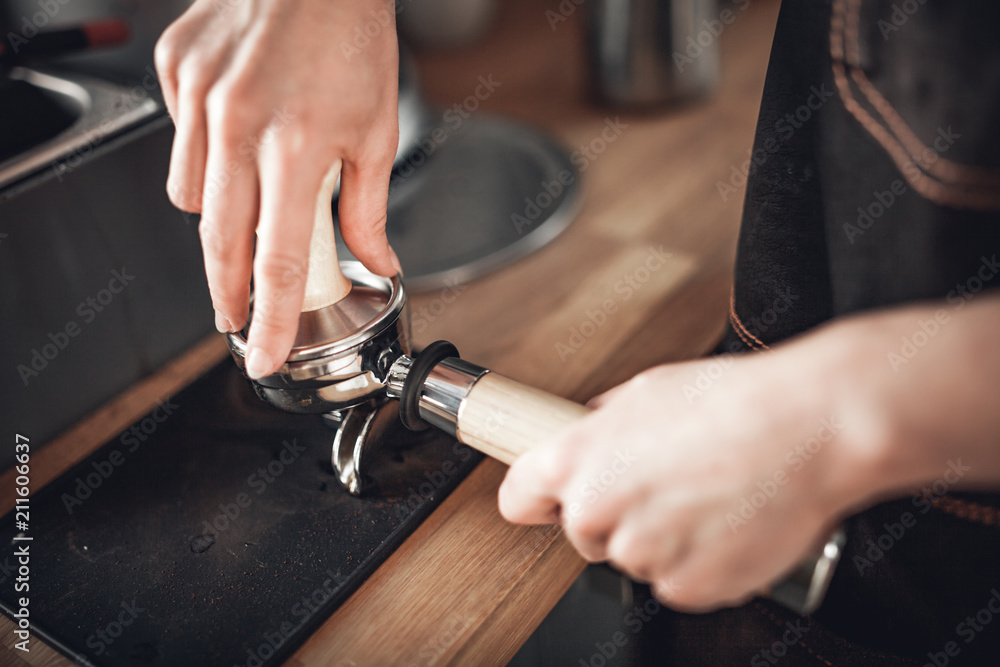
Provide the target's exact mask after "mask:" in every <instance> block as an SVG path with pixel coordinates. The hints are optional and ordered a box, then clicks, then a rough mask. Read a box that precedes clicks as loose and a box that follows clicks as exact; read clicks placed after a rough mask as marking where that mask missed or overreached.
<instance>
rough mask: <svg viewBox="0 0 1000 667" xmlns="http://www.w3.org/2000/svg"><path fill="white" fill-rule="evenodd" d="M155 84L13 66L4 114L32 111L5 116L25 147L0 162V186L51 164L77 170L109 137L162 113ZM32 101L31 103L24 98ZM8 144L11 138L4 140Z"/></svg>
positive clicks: (4, 90)
mask: <svg viewBox="0 0 1000 667" xmlns="http://www.w3.org/2000/svg"><path fill="white" fill-rule="evenodd" d="M153 89H154V88H153V87H150V86H143V85H141V84H140V85H136V86H132V87H127V86H122V85H118V84H115V83H111V82H109V81H103V80H101V79H97V78H94V77H90V76H85V75H82V74H76V73H65V72H63V73H58V74H57V73H49V72H44V71H41V70H36V69H27V68H23V67H15V68H12V69H11V70H10V71H9V72H8V76H7V79H6V80H4V81H3V82H2V85H0V95H2V96H4V97H3V100H2V102H3V108H5V109H7V111H5V112H4V114H3V115H4V116H7V115H9V114H12V113H17V111H18V110H24V109H28V108H30V109H31V113H27V114H22V115H23V117H14V118H13V119H7V118H5V123H10V125H8V130H9V131H10V140H11V141H12V142H17V141H18V140H19V139H23V138H25V137H28V138H29V143H30V145H27V146H21V145H20V144H17V143H15V144H14V147H15V148H16V149H18V151H17V152H16V154H13V155H11V154H10V153H11V151H10V150H7V151H4V152H3V153H0V155H4V154H6V158H5V159H3V161H2V162H0V188H3V187H5V186H7V185H10V184H11V183H14V182H16V181H19V180H21V179H23V178H26V177H28V176H31V175H32V174H34V173H36V172H38V171H40V170H44V169H47V168H51V169H53V170H54V171H55V175H59V170H60V168H62V169H63V170H65V169H69V168H73V167H75V166H76V165H77V164H79V162H80V161H81V160H83V159H85V158H86V157H87V156H88V155H89V154H90V153H91V152H92V151H93V149H94V148H95V147H97V146H98V145H99V144H101V143H102V142H104V141H105V140H106V139H108V138H110V137H112V136H114V135H116V134H118V133H120V132H122V131H123V130H126V129H128V128H130V127H132V126H134V125H136V124H137V123H140V122H142V121H143V120H145V119H147V118H150V117H152V116H155V115H156V114H158V113H160V112H162V110H163V107H162V106H161V104H160V102H159V101H158V100H156V99H154V97H152V95H151V91H152V90H153ZM26 101H30V105H26V104H25V102H26ZM5 143H7V144H10V143H11V142H8V141H5Z"/></svg>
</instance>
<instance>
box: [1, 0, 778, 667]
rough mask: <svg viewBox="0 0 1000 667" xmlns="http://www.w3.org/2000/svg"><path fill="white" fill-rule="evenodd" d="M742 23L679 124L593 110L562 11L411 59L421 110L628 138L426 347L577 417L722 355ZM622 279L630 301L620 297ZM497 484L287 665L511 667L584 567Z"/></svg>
mask: <svg viewBox="0 0 1000 667" xmlns="http://www.w3.org/2000/svg"><path fill="white" fill-rule="evenodd" d="M571 4H572V3H567V2H564V3H562V5H563V6H569V5H571ZM572 6H574V7H577V5H575V4H573V5H572ZM740 6H742V3H735V2H734V5H733V11H734V14H735V16H736V20H735V21H733V23H732V24H730V25H727V26H726V27H725V30H724V32H723V34H722V36H721V38H720V43H721V46H722V54H723V60H722V62H723V76H722V82H721V85H720V88H719V90H718V92H717V93H716V94H715V95H714V96H713V97H712V98H711V99H709V100H707V101H705V102H702V103H698V104H692V105H688V106H685V107H683V108H680V109H676V110H673V111H672V112H670V113H661V114H651V113H647V114H636V113H621V112H618V111H614V110H611V109H602V108H599V107H596V106H594V105H591V104H588V103H587V101H586V95H585V82H586V78H585V77H586V73H585V69H584V64H583V63H584V58H583V53H584V40H583V21H582V14H583V12H584V11H585V10H586V7H578V11H575V12H574V13H573V14H571V15H569V16H568V20H567V21H565V22H561V23H557V24H556V25H555V28H554V29H553V28H552V27H551V26H550V24H549V22H548V19H547V17H546V10H547V9H548V10H551V11H553V12H556V13H558V12H559V3H558V2H557V1H556V0H547V1H546V2H544V3H537V2H531V1H530V0H514V1H511V2H507V3H504V4H503V5H502V6H501V7H500V12H499V15H498V22H497V25H496V26H495V27H494V29H493V30H492V32H491V33H490V34H489V35H488V36H487V38H486V39H485V40H483V41H482V42H481V43H479V44H477V45H476V46H474V47H471V48H468V49H463V50H461V51H459V52H442V53H429V54H423V55H421V56H419V57H418V63H419V67H420V71H421V75H422V78H423V80H422V86H423V88H424V91H425V94H426V97H427V98H428V99H429V100H430V101H432V102H433V103H435V104H439V105H441V106H442V108H445V107H449V106H451V105H452V104H454V103H456V102H459V101H461V100H463V99H464V98H466V97H467V96H468V95H470V94H472V93H473V91H474V90H475V87H476V86H477V85H478V81H477V78H478V77H479V76H484V77H489V76H490V75H492V78H493V80H494V81H497V82H499V83H500V85H499V86H498V87H497V89H496V91H495V92H494V93H493V94H492V95H491V96H490V97H488V99H486V100H485V101H483V102H482V105H481V109H480V110H478V111H476V112H475V113H483V112H485V113H495V114H502V115H505V116H508V117H513V118H517V119H519V120H523V121H526V122H528V123H531V124H533V125H536V126H538V127H541V128H544V129H546V130H548V131H549V132H551V133H552V134H554V135H555V136H557V137H558V138H559V139H560V140H562V141H563V142H564V143H565V144H566V145H567V147H570V148H571V149H576V148H578V147H580V146H585V145H589V144H591V142H593V141H594V140H595V139H597V138H598V137H599V136H600V134H601V131H602V130H603V129H604V128H605V127H606V123H607V122H609V121H610V122H612V123H614V121H615V120H618V121H619V122H620V124H621V125H620V127H621V128H622V131H621V133H620V135H618V136H616V137H615V138H614V140H613V141H610V142H607V143H606V144H605V145H604V148H603V150H602V152H601V153H600V154H599V155H594V156H593V158H592V159H590V158H588V161H587V168H586V171H585V172H584V174H583V177H584V185H585V192H586V202H585V204H584V208H583V210H582V212H581V214H580V217H579V219H578V220H577V221H576V222H575V223H574V224H573V225H572V226H571V227H570V228H569V229H568V230H567V231H566V232H565V233H564V234H563V235H562V236H560V237H559V238H558V239H556V240H555V241H554V242H552V243H551V244H550V245H548V246H547V247H545V248H543V249H542V250H540V251H539V252H537V253H535V254H534V255H532V256H530V257H528V258H526V259H524V260H521V261H519V262H517V263H516V264H514V265H512V266H510V267H507V268H505V269H503V270H501V271H499V272H497V273H495V274H493V275H491V276H489V277H487V278H484V279H481V280H477V281H473V282H471V283H469V284H468V285H465V286H462V288H461V289H460V290H459V291H458V296H457V297H456V298H454V300H451V296H453V295H449V299H448V300H449V301H451V302H450V303H447V304H446V305H442V304H444V301H443V300H442V302H441V304H438V305H435V304H434V301H435V299H440V296H441V295H440V294H437V293H429V294H423V295H415V296H413V297H412V305H413V309H414V312H415V313H417V312H419V310H420V308H421V307H423V306H427V307H431V306H434V308H433V310H429V311H428V312H429V313H434V314H433V315H432V316H430V317H426V318H425V319H426V322H427V326H426V328H425V329H424V330H423V331H422V333H420V334H419V335H417V337H416V338H417V340H416V342H417V344H418V345H424V344H427V343H429V342H430V341H433V340H436V339H439V338H444V339H447V340H450V341H453V342H454V343H455V344H456V345H457V346H458V348H459V349H460V350H461V351H462V355H463V357H465V358H468V359H470V360H471V361H474V362H475V363H478V364H480V365H483V366H487V367H490V368H493V369H495V370H497V371H499V372H501V373H504V374H506V375H509V376H511V377H513V378H515V379H517V380H521V381H523V382H526V383H528V384H532V385H535V386H538V387H541V388H543V389H547V390H549V391H551V392H554V393H556V394H559V395H562V396H566V397H568V398H572V399H575V400H578V401H585V400H587V399H589V398H590V397H592V396H594V395H595V394H597V393H599V392H601V391H604V390H606V389H608V388H610V387H612V386H614V385H615V384H618V383H620V382H622V381H624V380H626V379H628V378H629V377H631V376H632V375H634V374H635V373H637V372H639V371H641V370H643V369H644V368H647V367H649V366H652V365H655V364H659V363H664V362H669V361H676V360H680V359H687V358H691V357H695V356H698V355H701V354H704V353H706V352H708V351H709V350H710V349H711V348H712V347H713V345H714V344H715V342H716V341H717V340H718V338H719V336H720V335H721V333H722V331H723V328H724V326H725V321H726V310H727V306H728V298H729V290H730V285H731V280H732V265H733V259H734V255H735V246H736V234H737V229H738V225H739V215H740V208H741V205H742V200H743V188H742V187H740V188H738V191H737V192H736V193H733V194H731V195H730V196H728V197H727V198H726V199H725V201H724V200H723V198H722V196H721V195H720V193H719V191H718V189H717V185H716V184H717V182H718V181H728V179H729V178H730V176H731V172H732V168H733V167H734V166H735V167H736V168H737V169H738V168H739V167H740V165H741V163H742V162H743V161H745V160H746V159H747V157H748V153H747V151H748V150H749V148H750V145H751V142H752V139H753V129H754V124H755V121H756V117H757V108H758V106H759V103H760V93H761V90H762V87H763V81H764V70H765V66H766V62H767V57H768V52H769V49H770V42H771V36H772V34H773V30H774V23H775V19H776V16H777V8H778V2H777V1H776V0H773V1H772V0H759V1H758V2H754V3H750V4H749V5H747V6H746V10H745V11H740V9H739V8H740ZM403 7H404V9H403V11H405V7H406V6H405V4H404V6H403ZM598 147H600V143H599V142H597V143H595V145H594V151H595V152H596V150H597V148H598ZM661 245H662V251H660V247H661ZM654 251H656V252H662V253H665V254H668V255H669V256H668V257H667V258H666V260H665V261H664V262H663V265H662V266H660V267H659V268H657V269H655V270H652V271H648V272H644V271H638V269H639V267H641V266H643V265H644V263H645V262H646V260H647V258H648V257H649V256H650V253H651V252H654ZM653 264H655V263H653ZM651 265H652V264H651ZM628 279H631V281H632V285H633V288H632V289H631V291H629V290H626V289H624V288H620V289H619V290H618V291H616V290H615V286H616V285H618V284H619V281H626V280H628ZM626 295H627V298H626ZM608 299H610V300H612V301H613V302H614V304H615V306H616V307H615V308H614V309H613V310H612V312H610V314H608V315H607V320H606V321H605V322H604V323H603V324H602V325H601V326H596V327H593V328H591V327H589V326H587V327H584V329H585V332H586V333H588V334H589V336H586V337H584V336H582V335H581V337H572V335H573V330H574V328H577V330H578V331H579V327H580V325H582V324H583V323H584V322H586V321H588V315H587V314H588V311H594V310H596V309H600V308H601V306H602V304H604V303H605V301H606V300H608ZM438 313H439V314H438ZM598 319H599V318H598ZM560 344H562V345H563V346H565V347H557V346H559V345H560ZM567 349H569V350H572V352H571V353H570V352H567ZM225 354H226V350H225V345H224V341H223V340H222V338H221V337H220V336H212V337H211V338H210V339H208V340H206V341H204V342H202V343H201V344H199V345H197V346H196V347H195V348H193V349H192V350H190V351H189V352H188V353H187V354H185V355H184V356H183V357H181V358H179V359H177V360H175V361H174V362H172V363H171V364H170V365H169V366H167V367H166V368H164V369H162V370H161V371H159V372H158V373H157V374H156V375H154V376H151V377H150V378H147V379H146V380H144V381H142V382H140V383H138V384H137V385H136V386H135V387H133V388H132V389H130V390H129V391H128V392H125V393H124V394H122V395H121V396H119V397H118V398H116V399H114V400H112V401H110V402H109V403H108V404H107V405H105V406H104V407H102V408H101V409H100V410H98V411H96V412H95V413H94V414H93V415H91V416H90V417H88V418H87V419H85V420H84V421H82V422H81V423H79V424H77V425H76V426H74V427H73V428H71V429H70V430H69V431H67V432H66V433H65V434H63V435H62V436H60V437H59V438H58V439H57V440H55V441H54V442H53V443H51V444H50V445H49V446H48V447H46V448H44V449H42V450H40V451H38V452H37V453H36V454H34V455H33V458H32V464H33V465H32V479H33V482H34V486H35V488H36V489H37V488H40V486H41V485H43V484H45V483H47V482H49V481H51V480H52V479H54V478H55V477H56V476H58V475H59V474H60V473H61V472H62V471H63V470H65V469H66V468H68V467H70V466H71V465H73V464H74V463H76V462H77V461H79V460H80V459H81V458H83V457H84V456H86V455H87V454H88V453H89V452H91V451H93V450H94V449H95V448H97V447H98V446H99V445H100V444H102V443H103V442H105V441H106V440H108V439H109V438H112V437H114V436H116V435H117V434H118V433H120V432H121V431H122V430H123V429H124V428H126V427H127V426H128V425H129V424H131V423H133V422H134V421H135V420H137V419H139V418H140V417H142V416H143V415H144V414H145V413H146V412H147V411H148V410H150V409H151V408H152V407H153V406H154V405H155V402H156V400H157V399H158V398H161V397H165V396H169V395H171V394H172V393H174V392H176V391H177V390H179V389H180V388H181V387H183V386H185V385H186V384H188V383H189V382H190V381H191V380H193V379H194V378H195V377H197V376H198V375H200V374H201V373H202V372H204V371H205V370H206V369H208V368H209V367H210V366H211V365H212V364H214V363H216V362H217V361H218V360H219V359H220V358H222V357H223V356H225ZM505 469H506V468H505V467H504V466H503V465H502V464H500V463H497V462H495V461H484V462H483V463H482V464H480V465H479V466H478V467H477V468H476V470H475V471H474V472H473V473H472V474H471V475H470V476H469V477H468V478H467V479H466V480H465V481H464V482H462V484H461V485H460V486H459V487H458V489H456V491H455V492H454V493H452V494H451V495H450V496H449V497H448V498H447V499H446V500H445V501H444V503H442V505H441V506H440V507H439V508H438V509H437V510H436V511H435V512H434V513H433V514H432V515H431V516H430V517H429V518H428V519H427V521H426V522H424V524H423V525H421V526H420V527H419V528H418V529H417V530H416V532H414V533H413V535H412V536H411V537H410V538H409V539H408V540H406V542H405V543H404V544H403V545H402V546H401V547H400V548H399V550H398V551H396V553H394V554H393V555H392V556H391V557H390V558H389V559H388V560H387V561H386V562H385V563H384V564H383V565H382V567H380V568H379V570H378V571H377V572H376V573H375V574H374V575H373V576H372V577H371V578H370V579H369V580H368V581H367V582H365V584H363V585H362V587H361V588H360V589H359V590H358V591H357V592H356V593H355V594H354V595H353V596H352V597H351V598H350V599H349V600H348V601H347V602H346V603H345V604H344V605H343V606H342V607H341V608H340V609H339V610H338V611H337V612H336V613H334V615H333V616H331V617H330V619H328V620H327V622H326V623H325V624H324V625H323V626H322V627H321V628H320V629H319V630H317V631H316V633H315V634H314V635H313V636H312V637H311V638H310V639H309V640H308V641H307V642H306V643H305V644H304V645H303V646H302V647H301V648H300V649H299V650H298V651H297V652H296V653H295V654H294V655H293V657H292V658H290V659H289V661H288V662H287V663H286V664H288V665H317V664H322V665H343V666H345V667H348V666H355V665H397V664H407V665H409V664H421V665H430V664H435V665H437V664H503V663H505V662H507V661H508V660H509V659H510V658H511V656H513V655H514V653H515V652H516V651H517V649H518V648H519V647H520V646H521V644H522V643H523V642H524V641H525V640H526V639H527V638H528V636H529V635H530V634H531V632H532V631H533V630H534V629H535V627H537V625H538V624H539V623H540V622H541V620H542V619H543V618H544V617H545V615H546V614H547V613H548V611H549V610H550V609H551V608H552V606H553V605H555V603H556V601H557V600H558V599H559V598H560V597H561V596H562V594H563V593H564V592H565V591H566V589H567V588H568V587H569V585H570V584H571V583H572V582H573V580H574V579H575V578H576V576H577V575H578V574H579V572H580V571H581V570H582V568H583V561H582V560H581V559H580V558H579V557H578V556H576V554H575V552H573V550H572V549H571V548H570V547H569V545H568V543H567V542H566V541H565V539H563V538H562V536H561V535H560V534H559V531H558V530H557V529H550V528H546V527H519V526H513V525H510V524H507V523H506V522H504V521H503V519H502V518H501V517H500V516H499V513H498V512H497V509H496V490H497V487H498V486H499V484H500V481H501V480H502V479H503V475H504V471H505ZM13 488H14V482H13V474H12V471H11V470H8V471H6V472H5V473H4V474H3V475H2V476H0V513H5V512H7V511H9V510H10V508H11V507H13ZM13 644H14V635H13V625H12V624H11V623H10V622H9V621H8V620H7V619H6V618H2V619H0V662H2V663H4V664H30V665H60V666H64V665H69V664H70V662H69V661H68V660H66V659H65V658H63V657H62V656H61V655H60V654H58V653H57V652H55V651H54V650H52V649H50V648H49V647H47V646H44V645H41V644H40V642H38V641H37V640H36V641H35V642H34V649H33V650H32V652H31V653H30V654H27V656H25V654H23V653H21V652H19V651H15V650H13V648H12V647H13Z"/></svg>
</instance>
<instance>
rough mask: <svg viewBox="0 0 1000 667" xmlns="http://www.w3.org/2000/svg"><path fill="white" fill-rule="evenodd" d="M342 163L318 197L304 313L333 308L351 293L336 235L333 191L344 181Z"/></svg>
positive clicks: (329, 174)
mask: <svg viewBox="0 0 1000 667" xmlns="http://www.w3.org/2000/svg"><path fill="white" fill-rule="evenodd" d="M342 164H343V163H342V162H341V161H340V160H336V161H335V162H334V163H333V164H332V165H331V166H330V170H329V171H328V172H326V176H324V177H323V183H322V185H320V188H319V194H318V195H316V213H315V215H314V216H313V230H312V239H311V240H310V241H309V273H308V275H307V277H306V294H305V300H304V301H303V302H302V312H306V311H310V310H319V309H320V308H326V307H327V306H330V305H333V304H335V303H337V302H338V301H340V300H341V299H343V298H344V297H345V296H347V295H348V293H349V292H350V291H351V281H350V280H348V279H347V278H345V277H344V274H343V273H341V272H340V261H339V260H338V259H337V240H336V238H334V235H333V207H332V202H333V190H334V188H336V187H337V179H338V178H339V177H340V168H341V166H342Z"/></svg>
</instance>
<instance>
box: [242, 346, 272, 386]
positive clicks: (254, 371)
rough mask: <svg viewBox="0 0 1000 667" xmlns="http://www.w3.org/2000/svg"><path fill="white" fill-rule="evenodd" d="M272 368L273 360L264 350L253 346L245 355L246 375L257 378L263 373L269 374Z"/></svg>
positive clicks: (262, 375) (263, 374)
mask: <svg viewBox="0 0 1000 667" xmlns="http://www.w3.org/2000/svg"><path fill="white" fill-rule="evenodd" d="M273 368H274V362H273V361H271V357H270V356H269V355H268V354H267V352H265V351H264V350H262V349H260V348H259V347H255V348H253V349H252V350H250V354H248V355H247V375H249V376H250V377H251V379H254V380H259V379H260V378H262V377H264V376H265V375H270V374H271V371H272V369H273Z"/></svg>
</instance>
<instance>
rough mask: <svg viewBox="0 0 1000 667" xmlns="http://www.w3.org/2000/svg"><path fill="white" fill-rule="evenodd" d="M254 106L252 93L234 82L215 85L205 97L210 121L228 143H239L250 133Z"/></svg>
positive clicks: (214, 129)
mask: <svg viewBox="0 0 1000 667" xmlns="http://www.w3.org/2000/svg"><path fill="white" fill-rule="evenodd" d="M253 106H254V105H253V104H252V100H251V96H250V93H249V92H248V91H247V90H246V89H245V88H243V87H242V86H239V85H236V84H232V83H220V84H217V85H215V86H213V87H212V89H211V90H209V91H208V94H207V95H206V97H205V112H206V115H207V117H208V123H209V125H210V126H211V127H212V130H213V131H214V132H217V133H219V135H220V138H221V139H222V140H223V141H225V142H227V143H238V142H239V141H242V140H243V139H245V138H246V135H247V134H249V133H250V129H251V123H252V116H251V113H252V112H251V110H252V108H253Z"/></svg>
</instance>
